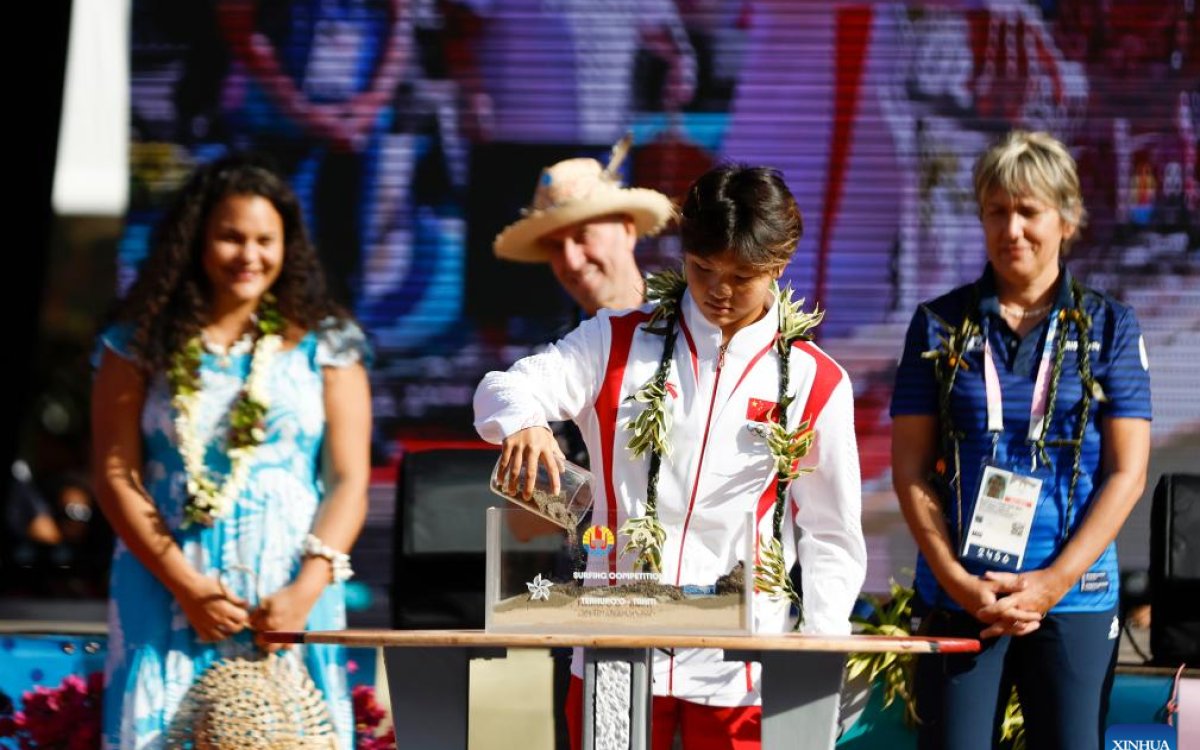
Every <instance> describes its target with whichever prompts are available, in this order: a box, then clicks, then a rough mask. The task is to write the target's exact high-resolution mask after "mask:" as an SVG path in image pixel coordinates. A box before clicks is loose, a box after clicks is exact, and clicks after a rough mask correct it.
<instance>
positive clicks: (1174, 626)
mask: <svg viewBox="0 0 1200 750" xmlns="http://www.w3.org/2000/svg"><path fill="white" fill-rule="evenodd" d="M1150 652H1151V657H1152V661H1153V663H1155V664H1158V665H1162V666H1178V665H1179V664H1180V663H1186V664H1187V665H1188V666H1191V667H1198V666H1200V475H1197V474H1164V475H1163V476H1162V478H1161V479H1159V481H1158V485H1157V486H1156V487H1155V488H1154V505H1153V507H1152V508H1151V511H1150Z"/></svg>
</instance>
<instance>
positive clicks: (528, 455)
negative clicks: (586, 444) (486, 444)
mask: <svg viewBox="0 0 1200 750" xmlns="http://www.w3.org/2000/svg"><path fill="white" fill-rule="evenodd" d="M500 447H501V449H502V452H501V455H500V467H499V471H498V472H497V479H498V480H499V481H500V484H501V486H502V487H504V488H506V489H508V490H509V491H510V492H519V493H520V495H521V496H523V497H526V498H529V497H532V496H533V488H534V485H535V484H536V483H537V471H538V464H539V463H541V464H542V465H544V466H545V467H546V472H547V473H548V474H549V475H550V494H552V495H557V494H558V493H559V491H560V490H561V487H560V485H559V472H560V471H561V470H562V468H563V465H564V462H565V461H566V460H567V459H566V456H564V455H563V452H562V449H561V448H559V447H558V440H556V439H555V437H554V433H553V432H551V431H550V429H549V428H548V427H526V428H525V429H523V430H518V431H516V432H514V433H513V434H511V435H509V436H508V437H506V438H504V442H502V443H501V444H500ZM518 484H519V485H520V486H518Z"/></svg>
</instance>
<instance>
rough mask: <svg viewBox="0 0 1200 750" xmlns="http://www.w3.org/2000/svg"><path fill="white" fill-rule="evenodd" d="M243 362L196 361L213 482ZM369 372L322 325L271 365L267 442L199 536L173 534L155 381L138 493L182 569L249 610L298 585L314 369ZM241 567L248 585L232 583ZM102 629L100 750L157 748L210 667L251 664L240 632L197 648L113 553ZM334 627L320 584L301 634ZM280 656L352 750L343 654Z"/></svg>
mask: <svg viewBox="0 0 1200 750" xmlns="http://www.w3.org/2000/svg"><path fill="white" fill-rule="evenodd" d="M130 332H131V331H130V329H129V328H128V327H126V326H114V327H111V328H109V329H108V330H106V331H105V332H104V333H103V334H102V335H101V342H102V346H103V347H105V348H107V349H108V350H109V351H111V352H115V353H116V354H117V355H119V356H123V357H128V356H129V352H128V341H129V336H130ZM250 359H251V353H250V352H248V351H241V352H239V351H236V347H235V350H234V351H231V352H230V353H229V354H228V355H227V356H218V355H215V354H211V353H208V352H205V354H204V355H203V357H202V359H201V363H200V377H201V383H202V390H201V392H200V397H199V398H200V405H199V409H198V416H197V417H196V419H195V422H196V425H195V427H196V429H197V430H198V433H199V435H200V436H201V438H202V441H203V443H202V444H203V445H205V446H206V452H205V463H206V464H207V465H208V467H209V468H210V469H211V470H213V471H214V472H216V473H217V475H218V476H220V477H224V476H225V474H226V472H227V471H228V469H229V459H228V457H227V456H226V454H225V435H226V434H227V431H228V418H229V416H228V415H229V410H230V406H231V405H232V403H233V401H234V399H235V398H236V397H237V395H238V392H239V390H240V389H241V387H242V384H243V383H244V382H245V379H246V376H247V375H248V374H249V370H250ZM368 359H369V349H368V346H367V343H366V339H365V338H364V336H363V334H362V331H361V330H360V329H359V328H358V327H357V326H355V325H353V324H352V323H346V322H336V321H332V320H330V321H328V322H327V323H326V324H324V325H322V326H321V329H320V330H319V331H314V332H310V333H308V334H307V335H306V336H305V337H304V338H303V339H302V340H301V341H300V343H299V344H298V345H297V346H296V347H295V348H293V349H290V350H286V351H280V352H278V353H277V354H276V355H275V357H274V359H273V360H272V361H271V363H270V370H269V373H268V375H267V386H266V388H267V391H268V393H269V394H270V397H269V398H270V410H269V412H268V415H267V436H266V439H265V441H264V442H263V443H262V444H261V445H260V446H259V447H258V448H257V449H255V451H254V453H253V455H252V457H251V458H250V459H249V460H250V463H251V465H250V470H249V475H248V479H247V481H246V483H245V486H244V487H243V488H242V491H241V493H240V495H239V497H238V498H237V500H236V502H235V503H234V506H233V508H232V510H231V512H230V513H229V514H228V515H227V516H225V517H223V518H220V519H218V520H217V521H216V522H215V523H214V524H213V525H212V526H211V527H206V526H201V525H198V524H193V525H191V526H189V527H188V528H186V529H185V528H182V526H183V523H182V522H183V518H184V516H183V506H184V502H185V501H186V499H187V492H186V486H187V480H186V472H185V471H184V466H183V459H182V457H181V456H180V453H179V449H178V447H177V441H176V438H175V425H174V419H175V410H174V408H173V407H172V406H171V393H170V387H169V386H168V384H167V382H166V379H165V377H164V376H163V375H162V374H158V375H156V376H155V377H154V378H153V379H152V380H151V381H150V383H148V385H147V392H146V402H145V406H144V407H143V409H142V415H141V431H142V439H143V445H142V450H143V461H144V464H143V467H142V481H143V482H144V483H145V486H146V490H147V491H148V492H149V494H150V496H151V497H152V498H153V499H154V503H155V505H156V506H157V508H158V512H159V514H160V515H161V516H162V518H163V521H164V522H165V523H166V525H167V527H168V528H169V529H170V530H171V532H172V534H173V535H174V536H175V539H176V541H177V542H178V543H179V546H180V548H181V549H182V550H183V554H184V557H186V558H187V559H188V560H189V561H190V562H191V564H192V565H193V566H194V567H195V568H196V569H197V570H199V571H201V572H203V573H205V574H207V575H210V576H217V575H218V574H221V575H222V576H223V580H224V581H225V583H226V585H227V586H228V587H229V588H230V589H231V591H232V592H233V593H235V594H236V595H238V596H240V597H242V598H243V599H245V600H246V601H248V602H250V603H251V605H252V606H253V605H254V604H256V603H257V601H258V599H259V592H263V593H267V594H269V593H271V592H274V591H276V590H278V589H279V588H281V587H283V586H285V585H287V584H288V583H289V582H290V581H292V579H293V578H294V577H295V575H296V573H297V572H298V571H299V568H300V564H301V562H302V559H301V546H302V544H303V541H304V537H305V536H306V535H307V534H308V533H309V532H310V531H311V530H312V525H313V520H314V518H315V517H316V513H317V508H318V506H319V505H320V503H321V499H322V497H323V495H324V489H323V486H322V481H321V448H322V442H323V438H324V435H325V405H324V396H323V392H324V380H323V376H322V368H324V367H345V366H348V365H352V364H354V363H356V362H362V363H364V364H367V363H368ZM243 566H244V567H246V568H249V569H250V570H253V571H255V574H254V575H248V574H246V573H243V572H238V568H240V567H243ZM108 626H109V639H108V648H109V652H108V662H107V665H106V670H105V673H106V675H105V676H106V681H105V684H106V689H105V695H104V746H105V747H106V748H121V749H122V750H126V749H130V750H132V749H133V748H137V749H138V750H141V749H142V748H159V747H162V746H163V745H164V742H165V740H166V732H167V729H168V728H169V727H170V724H171V720H172V718H173V717H174V715H175V712H176V710H177V709H178V707H179V704H180V701H181V700H182V699H183V697H184V695H185V694H186V693H187V691H188V688H189V687H190V686H191V685H192V683H193V682H194V681H195V680H196V679H197V678H199V676H200V675H201V674H202V673H203V672H204V670H205V668H206V667H208V666H209V665H210V664H212V663H213V661H214V660H215V659H217V658H220V657H225V656H249V655H251V654H253V653H255V651H256V647H255V646H254V644H253V633H251V632H250V631H249V630H246V631H243V632H242V633H240V634H239V635H238V636H236V637H234V638H231V639H227V640H225V641H222V642H220V643H216V644H212V643H201V642H200V641H198V640H197V639H196V632H195V631H194V630H193V629H192V627H191V625H190V624H189V623H188V620H187V617H186V616H185V615H184V614H183V610H182V609H181V608H180V606H179V604H178V602H176V601H175V599H174V597H172V596H171V594H170V592H168V591H167V589H166V588H165V587H164V586H163V585H162V583H160V582H159V580H158V579H157V578H155V577H154V575H153V574H151V573H150V571H148V570H147V569H146V568H145V567H144V566H143V565H142V564H141V562H139V561H138V559H137V558H136V557H135V556H134V555H133V554H132V553H131V552H130V551H129V548H128V547H126V545H125V544H124V543H123V542H121V541H119V540H118V543H117V546H116V550H115V551H114V553H113V562H112V573H111V582H110V601H109V613H108ZM345 626H346V607H345V595H344V589H343V586H342V585H341V584H331V585H330V586H329V587H327V588H326V589H325V592H324V593H323V594H322V596H321V598H320V599H319V600H318V601H317V603H316V606H314V607H313V609H312V612H311V614H310V615H309V618H308V623H307V627H308V628H309V629H311V630H337V629H340V628H344V627H345ZM291 653H292V656H291V657H290V658H297V659H302V660H303V662H304V665H305V666H306V667H307V669H308V672H309V674H310V675H311V676H312V679H313V681H314V682H315V683H316V686H317V687H318V688H319V689H320V690H321V691H322V693H323V694H324V695H325V698H326V699H327V701H328V704H329V710H330V716H331V718H332V721H333V725H334V728H335V729H336V731H337V733H338V737H339V747H341V748H344V750H350V749H351V748H352V747H353V744H352V738H353V732H354V724H353V717H352V710H351V702H350V690H349V687H348V684H347V678H346V659H345V653H344V649H343V648H342V647H341V646H297V647H293V649H292V652H291Z"/></svg>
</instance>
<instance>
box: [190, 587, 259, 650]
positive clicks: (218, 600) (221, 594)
mask: <svg viewBox="0 0 1200 750" xmlns="http://www.w3.org/2000/svg"><path fill="white" fill-rule="evenodd" d="M175 598H176V600H178V602H179V606H180V607H181V608H182V609H183V613H184V615H186V616H187V618H188V622H189V623H191V625H192V628H193V629H194V630H195V631H196V637H197V638H198V639H199V640H200V641H201V642H204V643H215V642H217V641H223V640H225V639H226V638H232V637H233V636H235V635H237V634H238V633H240V632H242V631H243V630H245V629H246V626H247V625H249V623H250V612H249V604H248V603H247V602H246V601H245V600H244V599H241V598H239V597H237V596H235V595H234V594H233V593H231V592H230V591H229V589H227V588H225V586H223V585H222V584H221V582H220V581H218V580H217V579H216V578H213V577H211V576H205V575H198V576H196V579H195V581H193V582H192V583H191V584H190V585H189V586H187V587H186V588H185V589H183V590H182V591H180V592H179V593H177V594H176V596H175Z"/></svg>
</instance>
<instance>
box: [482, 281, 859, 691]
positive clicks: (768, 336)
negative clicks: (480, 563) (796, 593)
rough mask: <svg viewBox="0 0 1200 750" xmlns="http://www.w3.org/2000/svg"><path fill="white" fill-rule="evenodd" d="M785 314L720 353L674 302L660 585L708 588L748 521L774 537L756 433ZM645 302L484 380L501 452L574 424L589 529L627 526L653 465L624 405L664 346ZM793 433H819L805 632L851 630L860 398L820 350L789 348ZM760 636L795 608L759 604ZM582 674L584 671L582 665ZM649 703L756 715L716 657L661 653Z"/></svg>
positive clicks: (789, 558)
mask: <svg viewBox="0 0 1200 750" xmlns="http://www.w3.org/2000/svg"><path fill="white" fill-rule="evenodd" d="M777 307H778V303H776V302H772V303H771V304H770V307H769V308H768V309H767V310H766V313H765V314H764V315H763V316H762V317H761V318H760V319H759V320H757V321H756V322H753V323H750V324H749V325H746V326H745V327H743V328H741V329H740V330H738V331H737V332H736V333H734V334H733V335H732V337H730V338H729V340H728V344H727V346H724V347H722V329H721V328H720V327H718V326H717V325H714V324H713V323H712V322H709V320H708V319H707V318H706V317H705V315H704V314H703V313H702V311H701V308H700V306H699V305H698V304H697V302H696V300H695V299H693V296H692V292H691V290H689V291H688V292H686V293H685V295H684V297H683V301H682V304H681V311H682V315H681V319H680V324H679V335H678V337H677V338H676V342H675V347H674V356H673V362H672V366H671V371H670V375H669V377H668V379H667V392H668V394H669V396H668V404H669V409H670V411H671V415H672V417H673V426H672V428H671V433H670V438H671V444H672V452H671V454H670V456H669V457H666V458H664V460H663V463H662V469H661V474H660V478H659V484H658V509H659V520H660V521H661V523H662V524H663V526H664V527H665V528H666V529H667V539H666V543H665V544H664V546H663V555H662V568H663V571H662V572H663V581H664V582H666V583H674V584H677V585H683V584H698V585H711V584H712V583H713V582H714V581H715V580H716V578H717V577H718V576H720V575H723V574H725V573H728V572H729V570H730V569H731V568H732V567H733V566H734V565H735V564H736V563H737V561H738V560H739V559H740V554H739V550H738V548H737V543H738V540H739V539H743V538H744V537H743V536H741V535H740V534H739V532H741V531H742V530H743V529H744V525H743V524H744V520H745V517H746V513H747V512H751V511H753V512H754V513H755V517H756V518H757V519H758V535H759V536H760V537H762V538H766V539H769V538H770V536H771V534H772V528H771V524H772V521H771V518H772V511H773V507H774V501H775V473H774V469H773V463H772V459H771V456H770V453H769V452H768V450H767V445H766V440H765V438H763V437H761V436H760V434H758V433H760V432H761V431H760V430H759V431H756V430H754V429H752V428H754V426H755V423H756V422H765V421H766V420H767V419H768V416H767V414H768V411H769V409H770V407H771V406H772V405H774V403H775V402H777V401H778V399H779V395H778V387H779V385H778V384H779V356H778V353H777V349H776V347H775V346H774V342H775V339H776V330H777V320H778V313H777ZM652 309H653V306H652V305H645V306H643V307H642V308H640V309H637V310H631V311H624V312H613V311H601V312H600V313H599V314H598V315H597V316H596V317H595V318H592V319H590V320H588V321H586V322H584V323H583V324H582V325H580V326H579V327H578V328H577V329H575V330H574V331H573V332H571V333H570V334H568V335H567V336H566V337H565V338H563V339H562V340H561V341H559V342H557V343H556V344H554V345H552V346H551V347H549V349H548V350H547V351H545V352H543V353H540V354H537V355H534V356H531V357H527V358H525V359H522V360H520V361H519V362H517V363H516V364H514V365H513V366H512V367H511V368H510V369H509V370H508V371H506V372H492V373H489V374H488V375H487V376H486V377H485V378H484V379H483V381H482V382H481V383H480V385H479V388H478V390H477V392H476V394H475V415H476V421H475V426H476V428H477V429H478V431H479V434H480V435H481V436H482V437H483V438H484V439H485V440H488V441H490V442H494V443H500V442H501V441H502V440H503V439H504V438H506V437H508V436H510V435H512V434H514V433H516V432H518V431H519V430H522V429H525V428H529V427H534V426H546V425H547V422H550V421H556V420H565V419H571V420H574V421H575V422H576V423H577V424H578V425H579V428H580V431H581V432H582V434H583V437H584V440H585V441H586V443H587V447H588V455H589V456H590V457H591V462H592V468H593V470H594V471H595V473H596V475H597V482H596V483H597V487H596V491H595V502H594V506H593V516H592V523H593V524H596V525H601V526H607V527H609V528H610V529H613V530H614V531H615V530H616V529H619V528H620V527H621V525H622V524H623V523H624V522H625V520H626V519H627V518H630V517H636V516H640V515H642V514H643V513H644V510H645V497H646V482H647V466H648V463H649V460H648V458H647V457H646V456H642V457H640V458H637V459H633V458H631V454H630V452H629V450H628V449H627V448H626V444H627V442H628V439H629V433H628V432H627V431H626V430H625V429H624V428H625V425H626V424H627V423H628V422H629V420H630V419H631V418H633V417H634V416H636V414H637V413H638V412H639V411H640V410H641V409H643V408H645V406H644V404H642V403H640V402H637V401H633V400H632V399H630V398H629V397H630V396H631V395H632V394H633V393H634V392H635V391H637V390H638V389H639V388H641V386H642V385H643V384H645V383H646V382H647V381H648V380H649V379H650V378H651V377H652V376H653V374H654V372H655V370H656V368H657V367H658V364H659V360H660V357H661V355H662V347H663V336H662V335H657V334H652V333H647V332H646V331H645V330H643V325H644V324H645V323H646V321H647V319H648V318H649V316H650V311H651V310H652ZM790 385H791V388H790V390H789V392H790V393H791V394H792V395H793V397H794V400H793V401H792V404H791V408H790V409H789V413H788V421H787V424H788V427H789V429H794V428H795V427H796V425H797V424H799V422H800V421H802V420H804V419H807V420H810V425H811V426H812V427H813V428H814V429H815V441H814V444H813V447H812V449H811V450H810V452H809V454H808V456H807V458H805V459H803V461H802V466H810V467H812V468H813V469H814V471H813V472H812V473H810V474H806V475H802V476H801V477H799V478H798V479H796V480H794V481H793V482H792V483H791V488H790V492H789V502H788V509H787V514H786V517H785V518H786V521H785V525H784V526H785V528H784V540H783V541H784V551H785V555H786V563H787V565H788V566H789V567H790V566H791V564H792V563H793V562H794V561H795V560H796V559H797V558H799V561H800V565H801V571H802V596H803V609H804V617H803V624H802V626H801V631H802V632H804V633H821V634H845V633H849V632H850V623H849V619H848V618H849V615H850V610H851V607H852V606H853V604H854V601H855V598H856V596H857V595H858V592H859V588H860V586H861V585H862V582H863V578H864V574H865V567H866V550H865V547H864V544H863V537H862V529H861V525H860V509H861V502H860V485H859V469H858V451H857V448H856V445H855V438H854V421H853V398H852V391H851V387H850V381H849V379H848V378H847V376H846V373H845V371H844V370H843V369H842V368H841V367H840V366H838V364H837V363H836V362H834V361H833V360H832V359H831V358H830V357H829V356H828V355H826V354H825V353H824V352H822V351H821V350H820V349H819V348H818V347H817V346H815V345H813V344H811V343H807V342H801V343H797V344H796V345H794V346H793V347H792V349H791V373H790ZM620 546H621V544H620V543H618V544H617V545H614V547H613V551H612V552H611V553H610V555H609V556H608V557H607V558H603V557H601V558H592V562H591V563H590V564H591V566H592V569H595V570H616V571H628V570H631V569H632V565H633V562H634V559H635V557H636V555H633V554H628V555H620V554H619V553H618V550H619V548H620ZM754 616H755V622H756V627H757V628H758V629H759V630H760V631H762V630H765V631H766V632H780V631H784V630H786V629H788V628H790V627H791V625H792V624H793V623H792V622H787V619H788V602H787V600H786V599H784V600H781V601H776V600H770V599H768V598H767V597H766V596H765V595H763V594H756V595H755V603H754ZM573 671H574V672H575V674H576V675H578V674H580V669H579V663H578V659H577V660H576V664H575V665H574V669H573ZM654 694H655V695H670V696H674V697H677V698H680V699H683V700H687V701H693V702H697V703H703V704H709V705H715V706H745V705H752V704H754V703H756V702H758V698H759V694H758V666H757V665H751V664H740V663H736V662H724V661H722V660H721V652H719V651H712V650H696V649H688V650H684V649H680V650H676V651H675V653H674V656H673V657H672V656H667V655H665V654H663V653H661V652H657V653H656V655H655V663H654Z"/></svg>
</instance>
